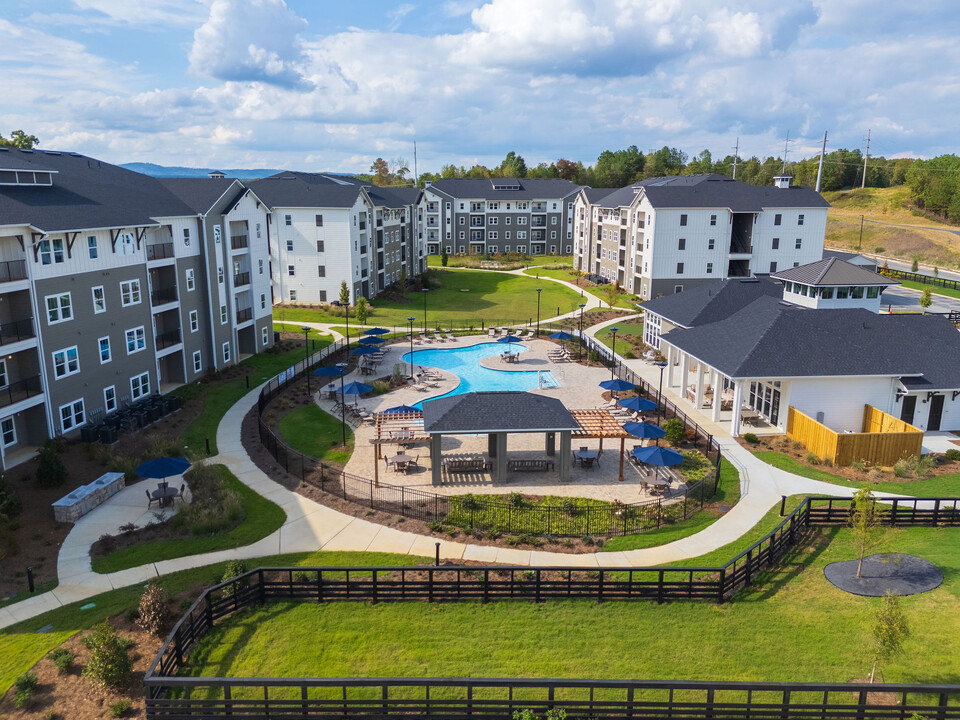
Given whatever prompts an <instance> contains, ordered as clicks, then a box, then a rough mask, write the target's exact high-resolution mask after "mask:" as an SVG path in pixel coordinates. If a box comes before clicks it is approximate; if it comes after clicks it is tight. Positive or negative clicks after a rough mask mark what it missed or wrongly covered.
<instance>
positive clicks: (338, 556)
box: [0, 551, 431, 697]
mask: <svg viewBox="0 0 960 720" xmlns="http://www.w3.org/2000/svg"><path fill="white" fill-rule="evenodd" d="M429 562H431V559H430V558H423V557H417V556H413V555H396V554H391V553H366V552H319V551H318V552H312V553H293V554H288V555H270V556H267V557H261V558H255V559H251V560H248V561H247V566H248V567H250V568H254V567H258V566H273V567H276V566H288V565H311V566H313V565H323V566H342V565H351V566H356V565H417V564H422V563H429ZM225 566H226V563H217V564H215V565H206V566H203V567H197V568H191V569H190V570H183V571H181V572H177V573H171V574H170V575H165V576H164V577H162V578H160V579H159V580H158V584H159V585H161V586H162V587H163V588H164V589H165V590H166V591H167V593H168V594H170V595H175V594H177V593H180V592H183V591H185V590H190V589H194V588H196V589H197V592H196V593H195V595H199V594H200V589H202V588H203V587H206V586H209V585H214V584H216V583H218V582H220V580H221V579H222V577H223V572H224V568H225ZM142 592H143V585H142V584H137V585H131V586H130V587H125V588H120V589H119V590H110V591H109V592H105V593H101V594H100V595H95V596H93V597H91V598H88V599H86V600H81V601H79V602H75V603H71V604H70V605H64V606H63V607H60V608H57V609H56V610H51V611H50V612H46V613H43V614H42V615H38V616H37V617H35V618H31V619H30V620H24V621H23V622H20V623H17V624H16V625H12V626H10V627H8V628H5V629H3V630H0V697H2V695H3V694H4V693H5V692H6V691H7V690H8V689H9V688H10V686H11V685H12V684H13V681H14V679H15V678H16V677H17V676H18V675H21V674H23V673H24V672H26V671H27V670H29V669H30V668H31V667H32V666H33V665H34V664H35V663H36V662H37V661H38V660H40V658H42V657H43V656H44V655H46V654H47V653H48V652H50V651H51V650H53V648H55V647H57V646H58V645H59V644H60V643H62V642H63V641H64V640H66V639H67V638H69V637H70V636H71V635H74V634H75V633H78V632H80V631H81V630H86V629H87V628H89V627H92V626H93V625H95V624H96V623H98V622H100V621H101V620H103V619H104V618H108V617H112V616H114V615H117V614H119V613H124V612H126V611H127V610H130V609H131V608H135V607H136V606H137V602H138V601H139V599H140V594H141V593H142ZM195 595H193V596H191V597H195ZM89 603H93V604H94V607H93V608H90V609H89V610H81V609H80V608H81V607H82V606H84V605H87V604H89ZM47 625H52V626H53V628H52V629H51V630H49V631H45V632H43V633H38V632H37V630H39V629H40V628H42V627H46V626H47Z"/></svg>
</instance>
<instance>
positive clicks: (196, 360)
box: [193, 350, 203, 373]
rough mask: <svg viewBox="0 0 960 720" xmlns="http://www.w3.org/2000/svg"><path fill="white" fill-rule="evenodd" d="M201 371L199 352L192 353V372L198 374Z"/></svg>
mask: <svg viewBox="0 0 960 720" xmlns="http://www.w3.org/2000/svg"><path fill="white" fill-rule="evenodd" d="M201 370H203V361H202V360H201V359H200V351H199V350H197V351H196V352H194V353H193V372H195V373H198V372H200V371H201Z"/></svg>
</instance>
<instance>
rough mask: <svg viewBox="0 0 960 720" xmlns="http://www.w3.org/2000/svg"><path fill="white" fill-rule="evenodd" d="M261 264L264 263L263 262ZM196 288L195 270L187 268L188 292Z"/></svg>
mask: <svg viewBox="0 0 960 720" xmlns="http://www.w3.org/2000/svg"><path fill="white" fill-rule="evenodd" d="M260 262H261V263H262V262H263V261H262V260H261V261H260ZM196 287H197V282H196V280H195V279H194V276H193V268H187V290H188V291H189V292H193V290H194V289H196Z"/></svg>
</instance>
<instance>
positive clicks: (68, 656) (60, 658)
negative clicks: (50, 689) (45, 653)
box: [50, 647, 76, 675]
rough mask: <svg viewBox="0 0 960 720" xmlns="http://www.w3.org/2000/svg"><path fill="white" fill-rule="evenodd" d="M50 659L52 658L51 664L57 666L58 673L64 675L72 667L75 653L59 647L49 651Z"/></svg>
mask: <svg viewBox="0 0 960 720" xmlns="http://www.w3.org/2000/svg"><path fill="white" fill-rule="evenodd" d="M50 659H51V660H53V664H54V665H56V666H57V670H58V671H59V672H60V674H61V675H66V674H67V673H68V672H70V671H71V670H72V669H73V661H74V660H75V659H76V655H74V654H73V653H72V652H70V651H69V650H67V649H66V648H62V647H60V648H57V649H56V650H54V651H53V652H52V653H50Z"/></svg>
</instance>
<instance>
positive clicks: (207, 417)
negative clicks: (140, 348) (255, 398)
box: [174, 335, 332, 455]
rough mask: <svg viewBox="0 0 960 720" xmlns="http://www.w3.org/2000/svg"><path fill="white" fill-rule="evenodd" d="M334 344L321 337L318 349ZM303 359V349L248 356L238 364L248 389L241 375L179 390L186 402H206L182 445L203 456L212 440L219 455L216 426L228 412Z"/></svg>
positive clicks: (213, 453) (212, 451) (185, 432)
mask: <svg viewBox="0 0 960 720" xmlns="http://www.w3.org/2000/svg"><path fill="white" fill-rule="evenodd" d="M331 342H332V340H331V338H330V336H329V335H322V336H320V335H318V336H317V338H316V348H317V350H320V349H321V348H324V347H326V346H327V345H329V344H330V343H331ZM304 357H305V350H304V348H303V347H302V346H301V347H298V348H294V349H292V350H290V351H288V352H281V353H266V352H265V353H260V354H258V355H253V356H251V357H248V358H247V359H246V360H244V361H243V362H241V363H240V364H239V368H240V370H241V371H242V372H243V375H245V376H247V377H249V378H250V387H247V381H246V379H245V378H244V377H243V376H241V377H234V378H232V379H224V378H219V379H214V380H210V381H204V382H202V383H191V384H189V385H184V386H183V387H180V388H177V390H175V391H174V393H175V394H176V395H180V396H181V397H182V398H183V399H184V400H185V401H187V400H189V401H199V402H202V403H203V411H202V412H201V413H200V416H199V417H198V418H197V419H196V420H194V421H193V422H192V423H191V424H190V426H189V427H188V428H187V429H186V430H185V431H184V432H183V435H182V437H181V439H182V441H183V445H184V446H186V447H188V448H190V449H191V450H194V451H199V452H201V453H203V452H204V451H205V449H206V447H205V441H206V439H209V440H210V453H211V455H216V454H217V452H218V450H217V426H218V425H219V424H220V420H222V419H223V416H224V414H225V413H226V412H227V410H229V409H230V408H231V407H232V406H233V405H234V404H235V403H236V402H237V401H238V400H239V399H240V398H242V397H243V396H244V395H246V394H247V393H248V392H250V389H251V388H254V387H256V386H257V385H259V384H260V383H262V382H264V381H265V380H268V379H270V378H272V377H273V376H274V375H276V374H277V373H279V372H280V371H281V370H285V369H287V368H288V367H290V366H291V365H293V364H294V363H295V362H297V361H298V360H301V359H303V358H304Z"/></svg>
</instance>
